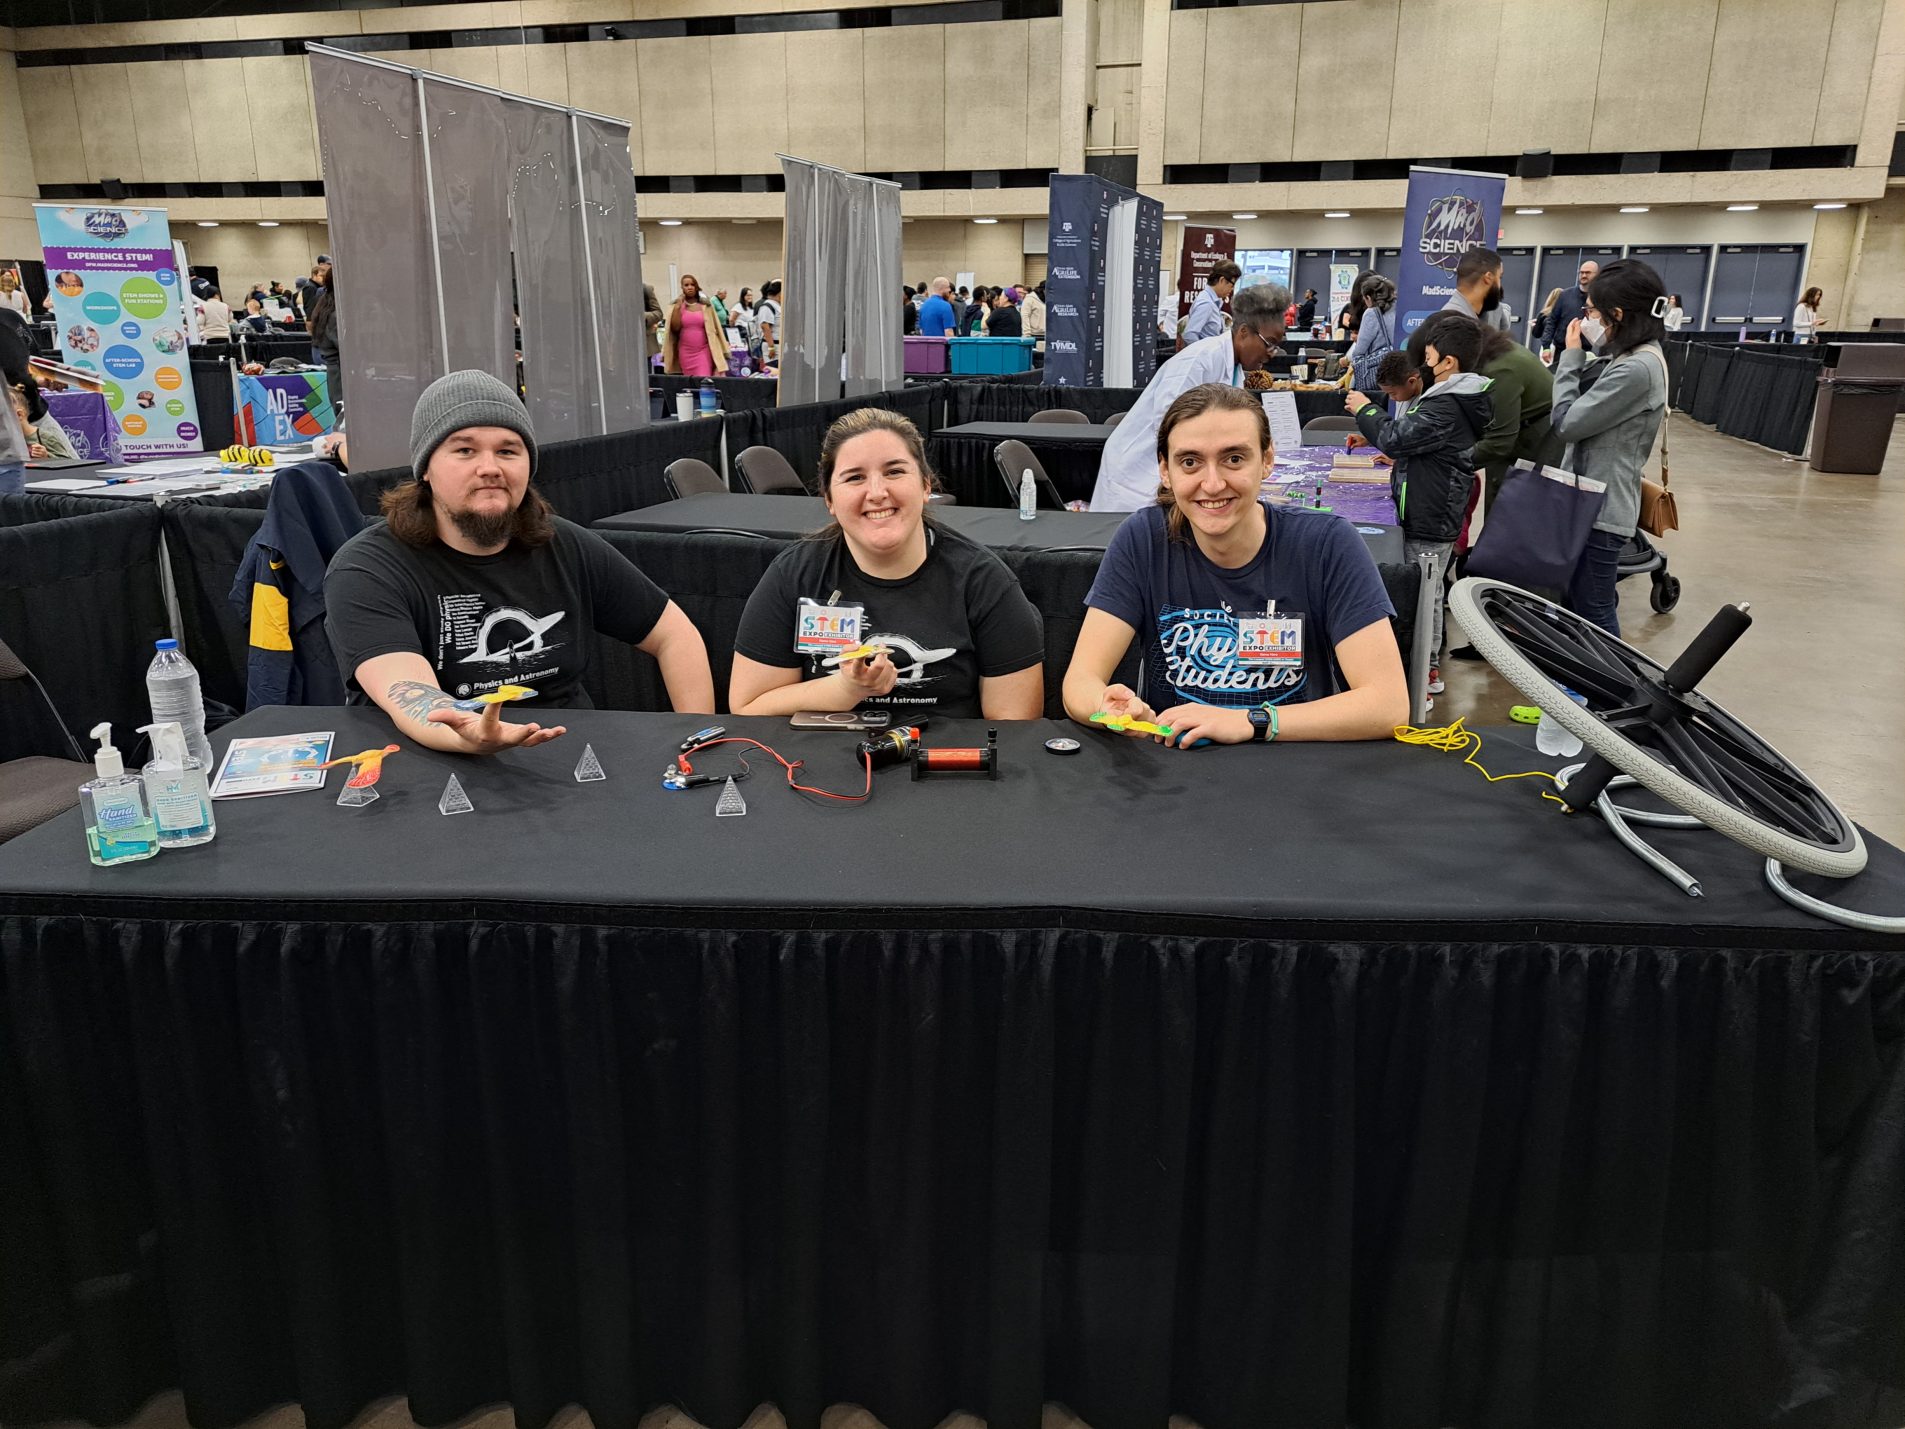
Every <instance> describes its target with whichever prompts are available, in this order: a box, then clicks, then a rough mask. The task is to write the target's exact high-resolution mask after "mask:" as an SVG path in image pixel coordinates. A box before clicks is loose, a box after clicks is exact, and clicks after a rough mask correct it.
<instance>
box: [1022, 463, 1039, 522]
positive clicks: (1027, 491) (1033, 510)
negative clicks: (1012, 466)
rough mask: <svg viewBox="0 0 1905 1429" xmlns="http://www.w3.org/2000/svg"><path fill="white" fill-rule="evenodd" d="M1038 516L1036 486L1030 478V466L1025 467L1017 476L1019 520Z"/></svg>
mask: <svg viewBox="0 0 1905 1429" xmlns="http://www.w3.org/2000/svg"><path fill="white" fill-rule="evenodd" d="M1037 516H1038V486H1037V485H1036V484H1035V483H1034V482H1033V480H1032V468H1031V467H1029V466H1028V467H1027V468H1026V469H1025V471H1024V473H1023V474H1022V475H1021V476H1020V477H1019V520H1021V521H1031V520H1033V519H1035V518H1036V517H1037Z"/></svg>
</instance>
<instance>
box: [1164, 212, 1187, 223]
mask: <svg viewBox="0 0 1905 1429" xmlns="http://www.w3.org/2000/svg"><path fill="white" fill-rule="evenodd" d="M1164 221H1165V222H1166V223H1183V222H1185V218H1184V215H1183V214H1181V213H1167V214H1165V215H1164Z"/></svg>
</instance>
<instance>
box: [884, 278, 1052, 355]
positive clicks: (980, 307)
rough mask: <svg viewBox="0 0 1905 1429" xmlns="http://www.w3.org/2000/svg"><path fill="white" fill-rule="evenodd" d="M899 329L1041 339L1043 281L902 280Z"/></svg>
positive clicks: (915, 332)
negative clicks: (956, 283)
mask: <svg viewBox="0 0 1905 1429" xmlns="http://www.w3.org/2000/svg"><path fill="white" fill-rule="evenodd" d="M900 331H901V332H902V333H904V334H905V335H906V336H908V337H1029V338H1036V339H1037V340H1038V341H1039V342H1040V343H1043V342H1044V340H1045V284H1044V283H1042V282H1041V283H1028V284H1011V285H1009V286H1006V287H1002V288H992V287H987V286H986V285H985V284H983V283H982V284H980V285H979V286H978V287H976V288H972V289H967V288H965V287H960V288H957V289H955V288H954V287H953V284H952V279H950V278H935V279H933V280H932V282H931V283H924V282H922V283H919V284H917V285H914V284H911V283H909V284H906V285H905V286H904V287H903V288H902V289H901V296H900Z"/></svg>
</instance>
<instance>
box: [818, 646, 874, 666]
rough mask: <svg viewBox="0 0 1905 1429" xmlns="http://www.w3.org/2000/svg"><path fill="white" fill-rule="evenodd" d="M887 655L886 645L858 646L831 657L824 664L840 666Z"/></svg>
mask: <svg viewBox="0 0 1905 1429" xmlns="http://www.w3.org/2000/svg"><path fill="white" fill-rule="evenodd" d="M886 653H887V648H886V646H884V645H856V646H854V647H853V649H851V650H842V651H841V652H840V653H839V654H837V655H829V656H828V657H827V658H826V660H825V661H824V662H823V663H825V664H828V665H840V664H844V663H845V662H846V661H848V660H871V659H874V658H875V657H877V656H880V655H884V654H886Z"/></svg>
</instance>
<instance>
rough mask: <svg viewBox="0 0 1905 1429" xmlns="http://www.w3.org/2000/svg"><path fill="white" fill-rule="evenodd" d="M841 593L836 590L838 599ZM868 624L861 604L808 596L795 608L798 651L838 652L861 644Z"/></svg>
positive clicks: (802, 652)
mask: <svg viewBox="0 0 1905 1429" xmlns="http://www.w3.org/2000/svg"><path fill="white" fill-rule="evenodd" d="M839 595H840V593H839V592H838V591H835V592H834V600H836V601H837V600H838V599H839ZM864 624H865V610H864V607H862V606H859V605H837V604H833V603H831V602H828V603H823V602H821V601H817V600H812V599H810V598H809V597H807V596H804V595H803V596H802V597H801V598H800V603H799V604H798V605H797V606H795V607H794V652H795V653H796V654H799V655H837V654H839V653H840V652H841V651H842V650H852V649H854V648H855V647H856V646H858V645H859V644H860V643H861V641H860V631H861V628H862V626H863V625H864Z"/></svg>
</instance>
